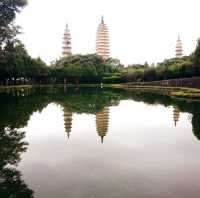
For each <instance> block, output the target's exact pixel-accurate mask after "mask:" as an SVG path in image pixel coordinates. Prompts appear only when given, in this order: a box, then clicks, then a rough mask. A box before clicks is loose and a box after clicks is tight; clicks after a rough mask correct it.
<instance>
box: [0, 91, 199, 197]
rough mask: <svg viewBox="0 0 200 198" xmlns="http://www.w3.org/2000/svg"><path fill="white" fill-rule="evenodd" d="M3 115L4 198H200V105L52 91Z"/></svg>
mask: <svg viewBox="0 0 200 198" xmlns="http://www.w3.org/2000/svg"><path fill="white" fill-rule="evenodd" d="M0 112H1V113H0V197H1V198H4V197H5V198H6V197H16V198H18V197H19V198H25V197H26V198H29V197H34V198H55V197H58V198H66V197H67V198H133V197H136V198H161V197H162V198H179V197H180V198H188V197H192V198H199V194H200V157H199V156H200V141H199V140H200V103H199V102H198V101H187V100H183V99H174V98H171V97H168V96H162V95H157V94H153V93H144V92H139V91H137V92H129V91H125V90H120V89H111V88H110V89H108V88H102V89H101V88H80V89H75V88H66V87H64V88H63V87H48V88H34V89H21V90H15V91H7V92H5V93H0Z"/></svg>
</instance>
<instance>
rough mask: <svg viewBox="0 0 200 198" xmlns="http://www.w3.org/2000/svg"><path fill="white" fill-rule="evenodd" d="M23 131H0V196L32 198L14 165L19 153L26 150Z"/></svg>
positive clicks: (2, 197) (6, 129) (29, 190)
mask: <svg viewBox="0 0 200 198" xmlns="http://www.w3.org/2000/svg"><path fill="white" fill-rule="evenodd" d="M24 137H25V133H24V132H21V131H19V130H16V129H10V128H8V127H7V128H5V129H1V132H0V197H1V198H25V197H26V198H32V197H33V191H32V190H31V189H29V188H28V186H27V185H26V184H25V182H24V181H23V180H22V178H21V173H20V172H19V171H18V170H16V168H15V167H16V166H17V164H18V163H19V161H20V159H21V154H22V153H23V152H25V151H26V150H27V143H26V142H24V141H23V139H24Z"/></svg>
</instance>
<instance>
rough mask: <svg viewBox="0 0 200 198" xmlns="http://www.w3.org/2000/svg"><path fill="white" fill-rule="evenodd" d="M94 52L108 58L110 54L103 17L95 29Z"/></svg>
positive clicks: (106, 28)
mask: <svg viewBox="0 0 200 198" xmlns="http://www.w3.org/2000/svg"><path fill="white" fill-rule="evenodd" d="M96 54H98V55H99V56H102V57H103V58H109V54H110V51H109V35H108V27H107V25H106V24H105V23H104V18H103V17H102V19H101V23H100V24H99V26H98V29H97V39H96Z"/></svg>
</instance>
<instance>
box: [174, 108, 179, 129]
mask: <svg viewBox="0 0 200 198" xmlns="http://www.w3.org/2000/svg"><path fill="white" fill-rule="evenodd" d="M173 117H174V124H175V126H176V125H177V123H178V121H179V117H180V111H179V110H178V108H177V107H174V112H173Z"/></svg>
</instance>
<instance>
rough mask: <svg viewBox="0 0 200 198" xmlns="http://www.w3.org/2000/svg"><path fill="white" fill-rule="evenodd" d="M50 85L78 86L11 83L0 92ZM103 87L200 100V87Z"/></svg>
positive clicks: (84, 85) (86, 85) (87, 85)
mask: <svg viewBox="0 0 200 198" xmlns="http://www.w3.org/2000/svg"><path fill="white" fill-rule="evenodd" d="M49 86H66V87H76V85H75V84H67V85H64V84H46V85H45V84H42V85H39V84H35V85H11V86H0V92H4V91H8V90H18V89H31V88H33V87H49ZM79 87H101V85H100V84H80V85H79ZM103 87H105V88H117V89H126V90H130V91H142V92H149V93H158V94H162V95H168V96H171V97H176V98H184V99H196V100H200V89H197V88H187V87H164V86H141V85H132V84H128V83H125V84H103Z"/></svg>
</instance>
